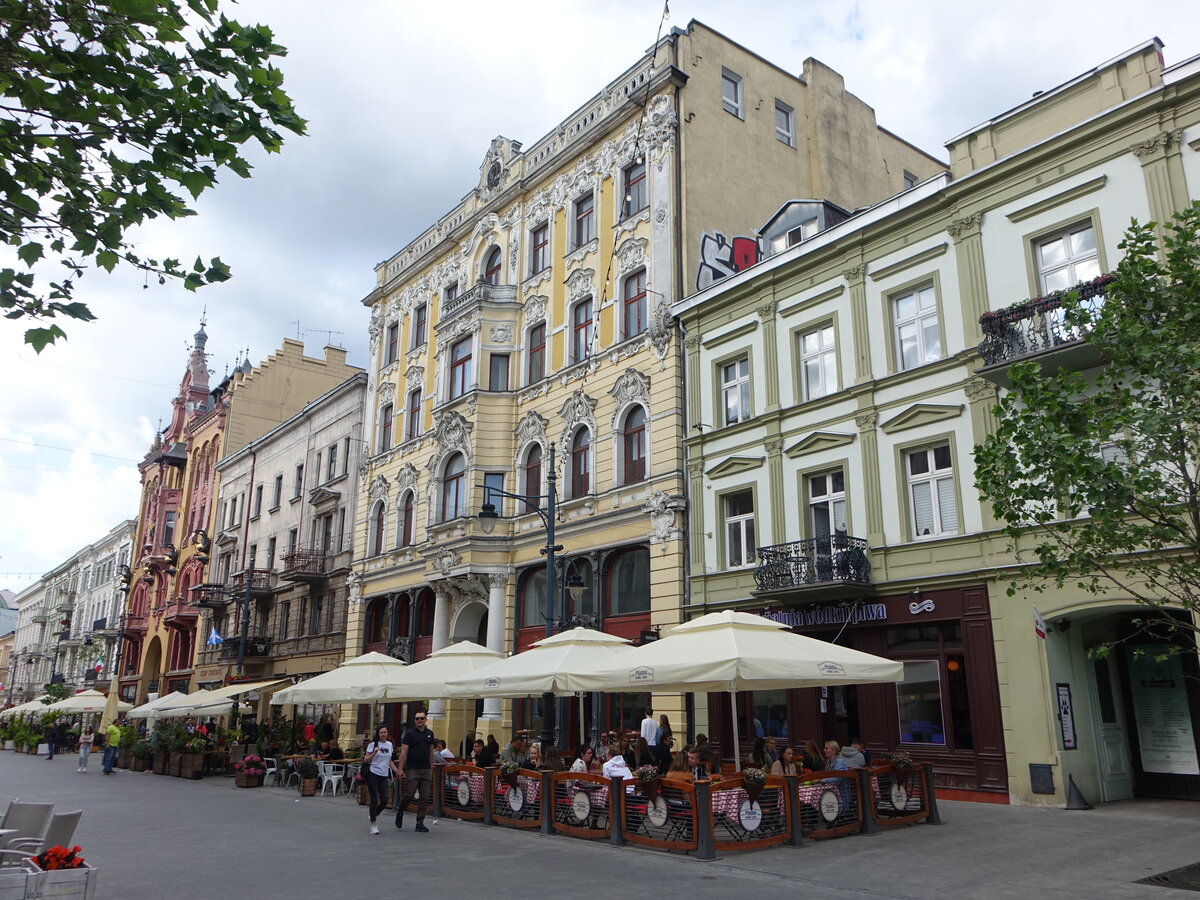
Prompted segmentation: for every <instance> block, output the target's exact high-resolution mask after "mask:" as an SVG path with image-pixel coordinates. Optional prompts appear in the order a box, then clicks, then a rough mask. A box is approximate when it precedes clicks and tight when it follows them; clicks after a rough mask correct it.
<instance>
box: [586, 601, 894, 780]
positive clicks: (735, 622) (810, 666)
mask: <svg viewBox="0 0 1200 900" xmlns="http://www.w3.org/2000/svg"><path fill="white" fill-rule="evenodd" d="M786 627H787V626H785V625H783V624H782V623H780V622H774V621H772V620H770V619H764V618H763V617H762V616H756V615H753V614H751V613H744V612H735V611H734V610H724V611H722V612H716V613H709V614H708V615H706V616H701V617H700V618H698V619H693V620H692V621H690V622H684V623H683V624H682V625H676V626H675V627H674V628H672V629H671V631H670V633H669V634H668V635H667V636H666V637H664V638H662V639H661V640H657V641H654V642H653V643H650V644H646V645H644V646H642V647H638V648H637V649H636V650H633V651H632V652H631V653H629V654H628V655H627V656H623V657H620V658H618V659H614V660H611V661H609V662H607V663H604V664H602V665H598V666H596V667H595V668H594V669H592V670H591V671H590V672H588V673H587V674H582V675H580V676H579V677H578V678H577V679H576V681H577V683H578V684H580V685H581V689H582V690H588V691H645V690H649V689H651V688H655V689H658V690H660V691H690V692H697V693H698V692H705V691H728V692H729V694H730V697H731V699H732V700H733V706H732V708H733V710H734V715H735V716H736V714H737V712H736V711H737V696H736V694H737V692H738V691H750V690H761V691H766V690H773V689H786V688H798V687H820V686H825V685H831V684H834V685H836V684H865V683H871V682H889V681H900V680H901V679H902V678H903V677H904V666H903V664H902V663H898V662H894V661H893V660H890V659H884V658H882V657H879V656H873V655H872V654H870V653H863V652H861V651H859V650H852V649H850V648H849V647H841V646H838V645H837V644H831V643H829V642H828V641H820V640H817V639H816V638H810V637H805V636H804V635H800V634H793V633H791V632H790V631H786V630H784V629H785V628H786ZM733 752H734V760H735V762H736V765H737V766H738V768H740V767H741V747H740V746H739V743H738V730H737V724H736V722H735V723H734V728H733Z"/></svg>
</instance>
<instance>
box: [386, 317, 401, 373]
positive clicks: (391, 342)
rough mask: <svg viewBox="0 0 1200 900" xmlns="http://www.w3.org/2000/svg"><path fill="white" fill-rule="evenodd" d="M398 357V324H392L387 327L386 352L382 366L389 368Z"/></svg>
mask: <svg viewBox="0 0 1200 900" xmlns="http://www.w3.org/2000/svg"><path fill="white" fill-rule="evenodd" d="M399 356H400V323H399V322H393V323H392V324H391V325H389V326H388V327H387V352H386V354H385V355H384V360H383V364H384V365H385V366H390V365H391V364H392V363H394V362H395V361H396V360H397V359H398V358H399Z"/></svg>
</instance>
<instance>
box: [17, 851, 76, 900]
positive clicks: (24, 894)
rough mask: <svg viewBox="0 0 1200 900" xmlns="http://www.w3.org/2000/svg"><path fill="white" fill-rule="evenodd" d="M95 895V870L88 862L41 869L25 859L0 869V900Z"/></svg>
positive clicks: (66, 898) (67, 899)
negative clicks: (73, 866) (52, 869)
mask: <svg viewBox="0 0 1200 900" xmlns="http://www.w3.org/2000/svg"><path fill="white" fill-rule="evenodd" d="M95 895H96V870H95V869H94V868H92V867H91V866H82V867H80V868H78V869H55V870H54V871H51V872H43V871H42V870H41V869H40V868H38V867H37V865H35V864H34V863H33V862H32V861H28V860H27V861H25V862H23V863H22V864H21V865H20V866H19V867H18V866H13V867H12V868H7V867H6V868H4V869H0V900H28V898H38V897H58V898H65V900H69V898H78V900H92V898H93V897H95Z"/></svg>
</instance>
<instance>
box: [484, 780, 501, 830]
mask: <svg viewBox="0 0 1200 900" xmlns="http://www.w3.org/2000/svg"><path fill="white" fill-rule="evenodd" d="M498 771H499V769H497V768H496V767H495V766H489V767H488V768H486V769H484V770H483V824H484V825H495V824H496V823H495V822H494V821H492V798H493V797H494V796H495V793H496V772H498Z"/></svg>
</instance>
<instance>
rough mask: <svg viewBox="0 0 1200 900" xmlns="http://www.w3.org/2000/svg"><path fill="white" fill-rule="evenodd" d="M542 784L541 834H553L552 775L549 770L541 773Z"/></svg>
mask: <svg viewBox="0 0 1200 900" xmlns="http://www.w3.org/2000/svg"><path fill="white" fill-rule="evenodd" d="M541 782H542V788H541V791H542V828H541V831H542V834H554V773H553V772H551V771H550V770H549V769H544V770H542V772H541Z"/></svg>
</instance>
